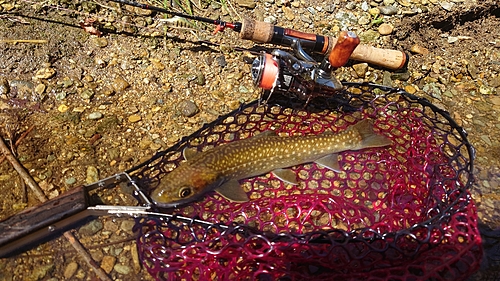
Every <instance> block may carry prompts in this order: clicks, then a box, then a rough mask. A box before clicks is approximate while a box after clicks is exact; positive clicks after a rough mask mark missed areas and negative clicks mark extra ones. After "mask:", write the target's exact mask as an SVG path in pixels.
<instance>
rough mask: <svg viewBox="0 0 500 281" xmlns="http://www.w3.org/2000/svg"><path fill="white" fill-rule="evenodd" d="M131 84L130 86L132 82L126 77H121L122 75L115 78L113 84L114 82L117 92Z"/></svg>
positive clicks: (113, 85)
mask: <svg viewBox="0 0 500 281" xmlns="http://www.w3.org/2000/svg"><path fill="white" fill-rule="evenodd" d="M129 86H130V84H129V83H128V82H127V81H126V80H125V79H123V77H121V76H118V77H116V78H115V80H113V84H112V87H113V89H114V90H115V92H116V93H120V92H122V91H124V90H125V89H127V88H128V87H129Z"/></svg>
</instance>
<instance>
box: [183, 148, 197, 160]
mask: <svg viewBox="0 0 500 281" xmlns="http://www.w3.org/2000/svg"><path fill="white" fill-rule="evenodd" d="M196 154H198V150H196V148H194V147H185V148H184V149H183V150H182V157H184V159H185V160H189V159H192V158H193V157H194V156H195V155H196Z"/></svg>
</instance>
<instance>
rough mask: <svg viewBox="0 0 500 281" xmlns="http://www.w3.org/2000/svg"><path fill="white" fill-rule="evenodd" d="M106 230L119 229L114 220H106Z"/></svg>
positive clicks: (113, 230)
mask: <svg viewBox="0 0 500 281" xmlns="http://www.w3.org/2000/svg"><path fill="white" fill-rule="evenodd" d="M104 230H106V231H111V232H115V231H117V230H118V226H117V225H116V223H114V222H113V221H109V220H108V221H106V222H104Z"/></svg>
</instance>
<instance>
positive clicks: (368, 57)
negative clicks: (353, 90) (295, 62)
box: [110, 0, 408, 70]
mask: <svg viewBox="0 0 500 281" xmlns="http://www.w3.org/2000/svg"><path fill="white" fill-rule="evenodd" d="M110 1H112V2H116V3H120V4H125V5H130V6H134V7H138V8H142V9H146V10H152V11H156V12H160V13H164V14H169V15H172V16H178V17H183V18H186V19H190V20H195V21H201V22H205V23H208V24H213V25H215V26H216V28H215V31H214V34H215V33H217V32H219V31H224V30H225V29H226V28H229V29H232V30H234V31H236V32H238V33H239V34H240V37H241V39H245V40H251V41H253V42H256V43H270V44H276V45H281V46H288V47H293V46H294V45H297V44H299V45H300V46H301V49H304V50H308V51H312V52H315V53H319V54H323V55H328V54H330V53H331V51H332V50H333V49H334V46H335V45H336V44H337V41H338V39H337V38H335V37H330V36H323V35H319V34H314V33H306V32H301V31H297V30H294V29H289V28H283V27H279V26H275V25H273V24H271V23H266V22H261V21H256V20H253V19H248V18H245V19H243V20H242V22H234V23H231V22H225V21H221V20H214V19H209V18H204V17H199V16H192V15H188V14H183V13H178V12H174V11H170V10H167V9H163V8H160V7H156V6H151V5H148V4H141V3H138V2H134V1H129V0H110ZM301 49H300V50H301ZM300 50H299V51H300ZM301 55H302V56H305V57H306V58H309V56H306V54H305V53H303V52H302V54H301ZM349 58H350V59H352V60H355V61H361V62H367V63H369V64H373V65H377V66H380V67H383V68H388V69H391V70H398V69H402V68H404V67H406V65H407V63H408V55H407V54H406V53H404V52H402V51H398V50H391V49H380V48H375V47H372V46H369V45H364V44H359V45H358V46H357V47H356V48H355V49H354V50H353V51H352V53H351V55H350V57H349Z"/></svg>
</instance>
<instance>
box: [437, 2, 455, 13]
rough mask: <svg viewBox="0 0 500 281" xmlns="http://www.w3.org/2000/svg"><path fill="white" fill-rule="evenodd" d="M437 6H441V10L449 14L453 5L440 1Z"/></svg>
mask: <svg viewBox="0 0 500 281" xmlns="http://www.w3.org/2000/svg"><path fill="white" fill-rule="evenodd" d="M439 5H440V6H441V8H443V9H445V10H446V11H448V12H450V11H451V10H453V6H455V3H451V2H445V1H441V2H439Z"/></svg>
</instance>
